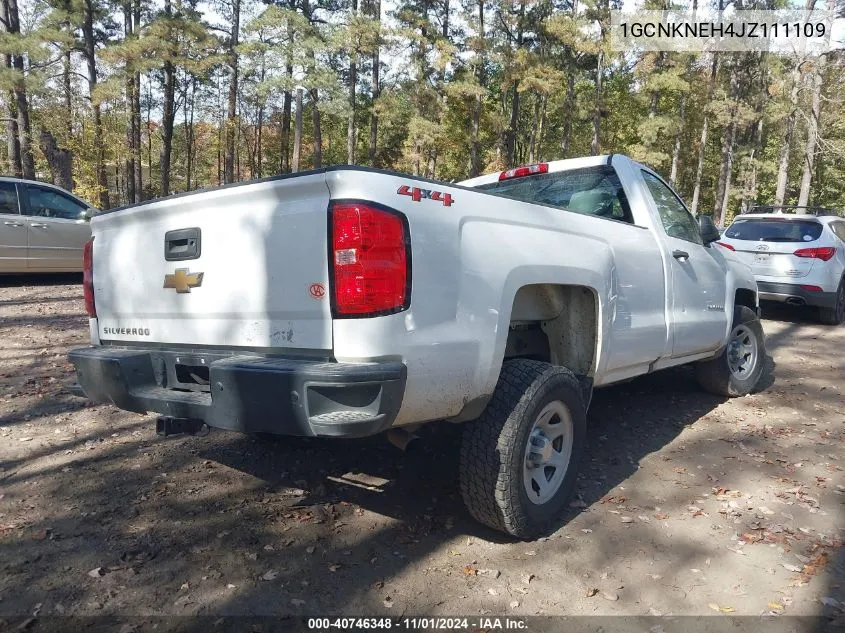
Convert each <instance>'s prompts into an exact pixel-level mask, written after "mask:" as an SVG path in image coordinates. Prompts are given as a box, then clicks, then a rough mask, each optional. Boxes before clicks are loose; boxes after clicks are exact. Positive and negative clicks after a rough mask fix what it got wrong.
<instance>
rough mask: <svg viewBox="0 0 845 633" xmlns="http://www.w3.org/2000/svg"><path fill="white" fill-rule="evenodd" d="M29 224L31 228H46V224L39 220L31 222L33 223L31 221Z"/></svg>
mask: <svg viewBox="0 0 845 633" xmlns="http://www.w3.org/2000/svg"><path fill="white" fill-rule="evenodd" d="M29 226H31V227H32V228H34V229H46V228H47V225H46V224H41V222H33V223H32V224H30V225H29Z"/></svg>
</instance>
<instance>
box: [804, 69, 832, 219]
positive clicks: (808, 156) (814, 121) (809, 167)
mask: <svg viewBox="0 0 845 633" xmlns="http://www.w3.org/2000/svg"><path fill="white" fill-rule="evenodd" d="M826 61H827V57H826V56H824V55H822V56H820V57H819V59H818V61H817V62H816V67H815V69H814V71H813V101H812V106H811V112H810V121H809V123H808V125H807V144H806V146H805V148H804V172H803V173H802V174H801V189H800V191H799V192H798V206H799V207H805V206H807V203H808V202H809V201H810V185H811V183H812V180H813V163H814V162H815V159H816V143H817V142H818V137H819V117H820V116H821V109H822V100H821V97H822V77H823V76H824V67H825V63H826Z"/></svg>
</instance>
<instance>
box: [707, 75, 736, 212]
mask: <svg viewBox="0 0 845 633" xmlns="http://www.w3.org/2000/svg"><path fill="white" fill-rule="evenodd" d="M738 90H739V68H738V64H737V62H736V61H734V63H733V65H732V67H731V74H730V88H729V92H728V99H729V100H730V109H729V112H728V122H727V125H725V130H724V132H723V134H722V161H721V165H720V167H719V180H718V182H717V184H716V197H715V199H714V200H713V221H714V222H716V223H717V224H718V225H719V226H724V225H725V217H724V214H725V211H726V209H725V207H726V200H727V199H728V196H729V194H730V191H729V189H730V185H729V183H730V177H731V168H732V166H733V144H734V140H735V138H736V110H737V92H738Z"/></svg>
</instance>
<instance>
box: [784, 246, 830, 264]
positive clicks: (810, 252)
mask: <svg viewBox="0 0 845 633" xmlns="http://www.w3.org/2000/svg"><path fill="white" fill-rule="evenodd" d="M792 254H793V255H795V257H809V258H810V259H820V260H822V261H823V262H826V261H828V260H830V259H831V258H833V256H834V255H836V249H835V248H833V247H832V246H821V247H819V248H799V249H798V250H797V251H795V252H794V253H792Z"/></svg>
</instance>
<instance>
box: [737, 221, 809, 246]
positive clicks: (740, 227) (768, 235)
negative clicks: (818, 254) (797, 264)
mask: <svg viewBox="0 0 845 633" xmlns="http://www.w3.org/2000/svg"><path fill="white" fill-rule="evenodd" d="M823 230H824V227H823V226H822V224H821V223H820V222H816V221H815V220H803V219H787V218H749V219H747V220H743V219H736V220H734V222H733V224H731V225H730V227H728V230H727V231H725V237H729V238H731V239H733V240H746V241H749V242H815V241H816V240H818V239H819V238H820V237H821V235H822V231H823Z"/></svg>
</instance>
